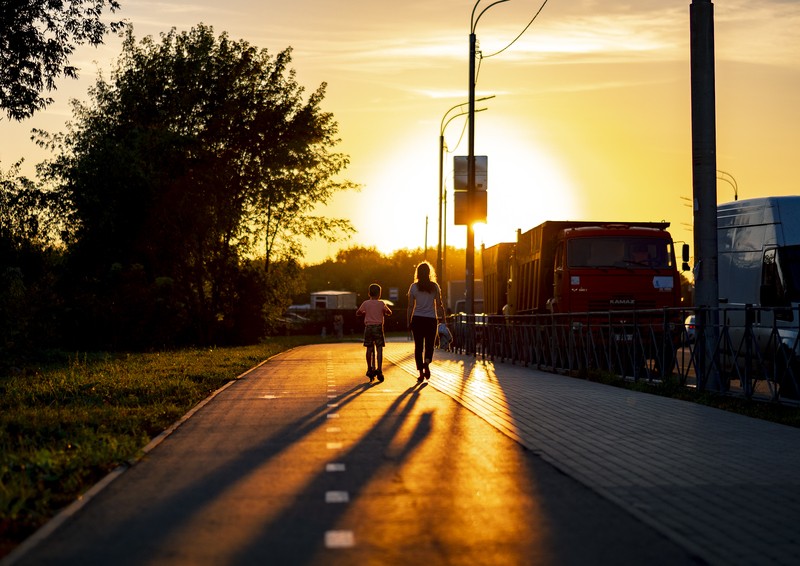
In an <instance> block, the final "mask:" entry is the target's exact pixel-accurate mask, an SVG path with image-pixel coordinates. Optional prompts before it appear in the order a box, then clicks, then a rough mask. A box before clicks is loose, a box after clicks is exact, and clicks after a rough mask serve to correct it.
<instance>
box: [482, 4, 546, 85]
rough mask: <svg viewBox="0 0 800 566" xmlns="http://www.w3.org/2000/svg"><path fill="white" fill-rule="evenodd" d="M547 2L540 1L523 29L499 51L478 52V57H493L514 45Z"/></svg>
mask: <svg viewBox="0 0 800 566" xmlns="http://www.w3.org/2000/svg"><path fill="white" fill-rule="evenodd" d="M547 2H548V0H544V2H542V5H541V6H539V9H538V10H537V11H536V13H535V14H534V15H533V17H532V18H531V21H529V22H528V25H526V26H525V27H524V28H523V30H522V31H521V32H519V35H518V36H517V37H515V38H514V39H513V40H512V41H511V43H509V44H508V45H506V46H505V47H503V48H502V49H501V50H500V51H496V52H494V53H492V54H491V55H483V53H481V54H480V59H488V58H490V57H494V56H495V55H500V54H501V53H502V52H503V51H505V50H506V49H508V48H509V47H511V46H512V45H514V44H515V43H516V42H517V40H518V39H519V38H520V37H522V35H523V34H524V33H525V32H526V31H528V28H529V27H531V26H532V25H533V22H535V21H536V18H538V17H539V14H541V13H542V10H543V9H544V7H545V5H546V4H547ZM476 82H477V80H476Z"/></svg>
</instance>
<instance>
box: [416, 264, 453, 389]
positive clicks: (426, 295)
mask: <svg viewBox="0 0 800 566" xmlns="http://www.w3.org/2000/svg"><path fill="white" fill-rule="evenodd" d="M439 309H441V313H442V319H444V316H445V311H444V304H443V303H442V292H441V289H439V284H438V283H436V273H435V272H434V270H433V267H432V266H431V264H430V263H428V262H427V261H423V262H422V263H420V264H419V265H418V266H417V272H416V277H415V278H414V282H413V283H412V284H411V287H410V288H409V289H408V316H407V322H408V327H409V328H410V329H411V333H412V334H413V335H414V360H415V361H416V363H417V370H418V371H419V378H417V383H422V381H423V380H425V379H430V377H431V369H430V363H431V361H432V360H433V343H434V341H435V340H436V327H437V326H438V323H439Z"/></svg>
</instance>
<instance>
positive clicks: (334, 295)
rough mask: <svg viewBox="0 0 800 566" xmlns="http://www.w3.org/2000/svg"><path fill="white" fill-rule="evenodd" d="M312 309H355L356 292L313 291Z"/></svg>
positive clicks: (356, 306)
mask: <svg viewBox="0 0 800 566" xmlns="http://www.w3.org/2000/svg"><path fill="white" fill-rule="evenodd" d="M311 308H312V309H355V308H358V305H356V294H355V293H353V292H351V291H317V292H316V293H311Z"/></svg>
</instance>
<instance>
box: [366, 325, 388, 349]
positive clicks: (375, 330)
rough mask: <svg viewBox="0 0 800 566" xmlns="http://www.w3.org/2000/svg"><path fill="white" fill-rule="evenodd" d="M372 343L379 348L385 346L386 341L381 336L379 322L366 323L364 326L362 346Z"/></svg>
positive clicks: (381, 326) (381, 328) (381, 329)
mask: <svg viewBox="0 0 800 566" xmlns="http://www.w3.org/2000/svg"><path fill="white" fill-rule="evenodd" d="M373 344H375V345H376V346H378V347H379V348H383V347H384V346H386V341H385V339H384V337H383V325H381V324H368V325H367V326H365V327H364V346H372V345H373Z"/></svg>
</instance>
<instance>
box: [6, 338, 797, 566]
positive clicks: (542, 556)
mask: <svg viewBox="0 0 800 566" xmlns="http://www.w3.org/2000/svg"><path fill="white" fill-rule="evenodd" d="M411 349H412V346H411V345H410V344H409V343H408V342H405V341H402V342H392V343H390V344H388V345H387V348H386V351H385V359H386V363H385V373H386V382H385V383H383V384H380V385H374V386H368V385H367V384H366V383H365V380H364V378H363V365H364V362H363V357H362V356H363V348H361V347H360V346H357V345H354V344H330V345H321V346H311V347H304V348H297V349H295V350H292V351H290V352H287V353H285V354H282V355H280V356H277V357H275V358H273V359H272V360H270V361H269V362H267V363H265V364H263V365H262V366H260V367H258V368H255V369H254V370H253V371H251V372H250V373H249V374H247V375H246V376H244V378H242V379H239V380H236V381H235V382H231V383H230V384H229V385H228V386H226V387H225V388H223V390H221V391H220V392H218V393H217V394H216V395H215V396H214V397H213V398H211V399H209V400H208V402H207V403H205V404H204V406H202V407H201V408H199V410H197V411H195V412H193V414H192V415H191V417H190V418H188V419H186V420H185V421H184V422H183V423H182V424H181V425H180V426H179V427H177V429H176V430H175V431H174V432H173V433H172V434H170V435H168V436H166V437H165V438H164V439H162V440H161V441H159V442H157V443H155V444H154V446H152V447H151V449H150V450H148V452H147V455H146V456H145V458H144V459H143V460H142V461H140V462H139V463H138V464H137V465H135V466H133V467H132V468H130V469H129V470H128V471H126V472H125V473H123V474H118V475H119V477H117V478H116V479H114V477H116V476H113V477H110V478H109V481H106V482H104V484H103V486H102V487H103V489H98V490H96V491H97V493H95V494H93V496H92V497H91V498H86V500H88V503H86V504H85V505H83V506H82V507H80V508H76V509H72V510H71V511H70V512H69V513H68V514H67V515H66V516H62V517H61V518H60V519H59V520H57V521H55V522H54V523H52V524H51V525H50V526H49V529H48V530H52V531H53V532H52V533H51V534H49V536H47V537H46V538H43V537H40V538H41V540H38V543H37V544H29V545H26V548H24V549H23V550H24V551H25V552H21V553H17V554H15V555H12V556H10V557H8V559H7V560H5V561H1V563H2V564H3V565H4V566H5V565H6V564H36V565H41V564H56V565H63V564H87V563H89V564H111V563H114V564H117V565H120V564H132V565H133V564H135V565H137V566H138V565H141V564H159V565H163V564H181V565H182V564H193V565H195V564H214V565H218V564H236V565H238V564H243V565H244V564H325V565H326V566H327V565H328V564H419V563H427V564H503V565H505V564H575V565H584V564H612V563H613V564H615V565H625V564H630V565H635V564H637V565H638V564H648V565H654V564H665V565H667V564H669V565H673V564H701V563H708V564H720V565H723V564H725V565H728V564H743V565H744V564H747V565H749V564H759V565H760V564H798V563H800V477H799V476H800V430H798V429H794V428H789V427H784V426H780V425H775V424H771V423H767V422H763V421H759V420H755V419H750V418H747V417H741V416H738V415H734V414H730V413H726V412H723V411H719V410H715V409H711V408H707V407H702V406H699V405H694V404H691V403H686V402H680V401H675V400H671V399H666V398H661V397H656V396H652V395H647V394H642V393H635V392H630V391H626V390H623V389H618V388H614V387H610V386H604V385H600V384H596V383H590V382H587V381H583V380H579V379H572V378H568V377H564V376H558V375H552V374H548V373H544V372H539V371H535V370H531V369H526V368H522V367H519V366H514V365H510V364H492V363H483V362H476V361H475V360H474V359H472V358H467V357H463V356H458V355H455V354H446V353H442V352H437V356H436V357H437V359H436V360H435V362H434V364H433V366H432V373H433V376H432V378H431V380H430V384H429V385H428V386H423V387H419V386H416V385H415V381H414V377H413V376H415V375H416V371H415V368H414V363H413V357H412V352H411ZM454 401H455V402H454ZM512 439H513V441H512ZM520 444H521V445H522V446H524V447H525V448H526V449H527V452H525V451H523V450H521V449H520V448H519V445H520ZM559 471H560V472H561V473H559ZM112 479H113V481H110V480H112ZM323 535H324V543H323ZM35 538H36V537H35ZM33 542H37V541H36V540H34V541H33Z"/></svg>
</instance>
